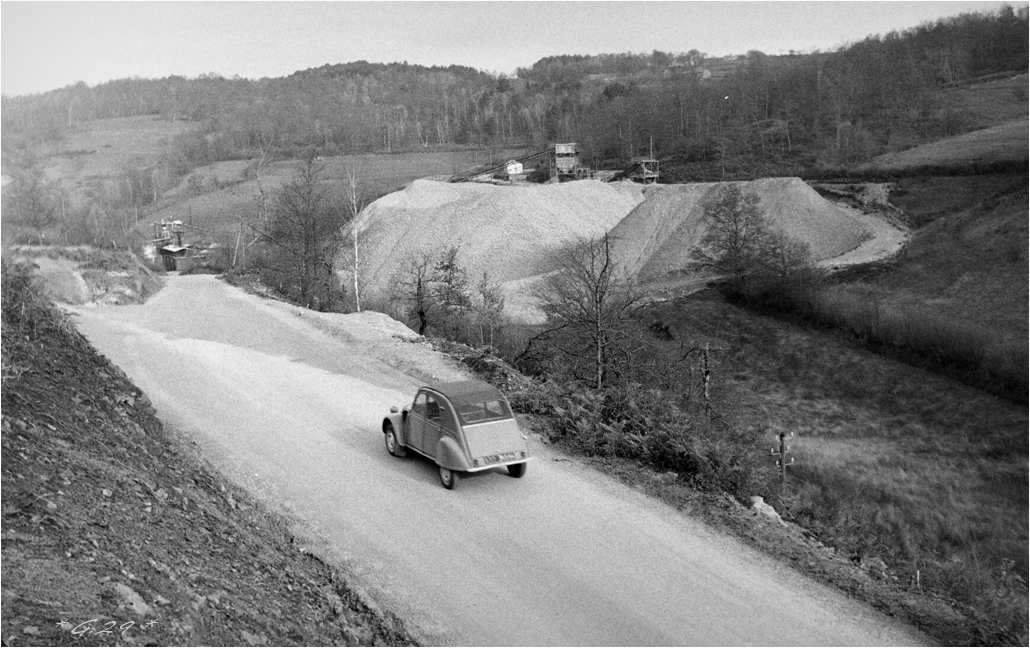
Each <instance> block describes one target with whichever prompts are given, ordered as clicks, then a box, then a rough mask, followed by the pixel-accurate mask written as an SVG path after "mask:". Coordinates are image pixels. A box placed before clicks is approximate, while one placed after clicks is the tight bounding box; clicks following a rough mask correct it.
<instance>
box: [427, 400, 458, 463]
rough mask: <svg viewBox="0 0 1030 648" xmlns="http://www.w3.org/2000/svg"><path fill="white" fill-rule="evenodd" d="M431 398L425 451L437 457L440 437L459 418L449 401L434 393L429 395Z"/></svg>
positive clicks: (451, 428)
mask: <svg viewBox="0 0 1030 648" xmlns="http://www.w3.org/2000/svg"><path fill="white" fill-rule="evenodd" d="M429 400H430V402H431V403H432V404H431V405H428V410H429V414H428V416H427V417H426V428H425V434H424V436H423V440H422V443H423V445H424V446H425V448H426V449H425V452H426V453H427V454H430V455H432V456H434V457H435V456H436V444H437V443H438V442H439V441H440V437H441V436H443V435H445V434H447V433H448V430H453V429H454V427H455V425H456V424H457V419H455V418H454V412H452V411H451V406H450V404H449V403H448V402H447V401H445V400H444V399H442V398H439V397H436V398H434V397H433V396H432V395H430V396H429Z"/></svg>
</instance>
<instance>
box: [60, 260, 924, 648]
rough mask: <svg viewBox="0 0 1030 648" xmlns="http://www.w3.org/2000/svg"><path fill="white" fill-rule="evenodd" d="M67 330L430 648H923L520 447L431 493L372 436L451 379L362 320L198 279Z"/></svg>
mask: <svg viewBox="0 0 1030 648" xmlns="http://www.w3.org/2000/svg"><path fill="white" fill-rule="evenodd" d="M72 311H73V313H75V318H74V319H75V321H76V322H77V325H78V326H79V328H80V330H82V331H83V333H85V334H86V336H87V337H88V338H89V339H90V340H91V341H92V342H93V344H94V345H95V346H97V347H98V348H99V349H100V351H101V352H102V353H104V354H105V355H107V356H108V357H109V358H110V359H112V360H113V361H114V362H115V363H116V364H117V365H118V366H120V367H121V368H122V369H124V370H125V371H126V373H128V375H129V376H130V378H131V379H132V380H133V381H134V382H135V383H136V384H137V385H138V386H139V387H140V388H142V389H143V390H144V391H145V392H146V393H147V394H148V395H149V396H150V398H151V400H152V401H153V403H154V405H155V407H156V408H157V410H158V414H159V416H160V417H161V419H162V420H163V421H164V422H165V423H166V424H167V425H169V426H171V427H172V428H174V429H176V430H178V431H179V432H181V433H183V434H185V435H187V436H188V437H190V438H192V439H194V440H195V441H196V442H197V443H198V444H199V446H200V448H201V450H202V451H203V452H204V453H205V455H206V456H207V457H208V459H209V460H210V461H211V462H212V463H214V464H215V466H216V467H218V468H219V469H221V470H222V471H223V472H225V473H226V474H227V475H228V476H230V477H231V478H233V479H234V480H236V481H237V482H238V483H240V484H241V485H242V486H244V487H246V488H248V489H249V490H250V491H252V492H253V493H254V494H255V495H257V496H258V497H259V498H261V499H262V500H264V501H267V502H268V503H269V504H270V505H271V506H273V507H274V508H276V509H278V510H282V511H284V512H286V513H288V514H291V515H292V516H293V517H294V519H295V520H296V528H297V532H298V534H299V535H300V536H301V537H303V538H305V539H307V540H309V541H310V545H309V547H310V550H313V551H316V552H318V553H320V554H323V555H325V556H326V557H328V558H329V559H330V560H334V561H337V562H339V563H341V564H343V565H344V566H345V567H346V568H347V569H349V570H350V571H351V573H353V575H354V578H355V580H356V584H357V585H358V586H360V587H362V588H363V589H364V590H365V591H366V592H367V593H368V594H369V595H370V596H371V597H372V598H373V599H375V600H376V601H378V602H379V604H381V605H382V606H384V607H387V608H389V609H391V610H393V611H394V612H396V613H397V614H398V615H399V616H401V618H403V619H405V621H406V623H407V624H408V625H409V628H410V629H411V630H412V632H413V634H414V635H415V636H417V637H419V638H420V640H421V641H423V642H426V643H432V644H458V645H752V644H761V645H793V646H797V645H917V644H918V645H925V644H927V643H928V642H929V640H928V639H927V638H926V637H925V636H923V635H921V634H919V633H918V632H916V631H915V630H912V629H910V628H908V627H906V626H903V625H901V624H899V623H898V622H896V621H893V620H891V619H888V618H886V617H884V616H882V615H880V614H879V613H877V612H875V611H873V610H872V609H870V608H868V607H866V606H864V605H862V604H860V603H858V602H855V601H853V600H850V599H848V598H847V597H846V596H845V595H843V594H841V593H838V592H836V591H834V590H831V589H829V588H826V587H824V586H822V585H819V584H817V583H815V582H813V581H811V580H809V579H807V578H805V577H803V576H801V575H799V574H797V573H795V572H793V571H792V570H790V569H788V568H786V567H784V566H782V565H780V564H778V563H776V562H774V561H772V560H771V559H769V558H766V557H764V556H762V555H760V554H758V553H756V552H754V551H752V550H751V549H749V548H748V547H746V546H744V545H743V544H741V543H740V542H738V541H736V540H735V539H733V538H730V537H728V536H725V535H722V534H719V533H716V532H714V531H712V530H711V529H709V528H707V527H706V526H704V525H703V524H701V523H699V522H697V521H695V520H692V519H691V518H689V517H686V516H684V515H683V514H681V513H679V512H677V511H675V510H673V509H671V508H669V507H667V506H665V505H662V504H660V503H658V502H656V501H654V500H651V499H649V498H647V497H645V496H643V495H641V494H639V493H637V492H635V491H632V490H630V489H628V488H626V487H624V486H622V485H621V484H619V483H617V482H616V481H614V480H612V479H610V478H607V477H605V476H603V475H600V474H598V473H596V472H595V471H593V470H592V469H590V468H588V467H585V466H582V465H580V464H578V463H576V462H575V461H570V460H567V459H566V458H565V457H562V456H559V455H556V454H554V453H553V452H552V451H551V450H550V449H549V448H547V447H545V446H542V445H541V444H539V443H535V442H534V443H532V445H531V449H532V451H533V452H534V453H535V454H536V460H535V461H533V462H532V463H531V464H530V466H529V471H528V474H527V476H526V477H525V478H523V479H521V480H515V479H511V478H509V477H507V476H506V475H503V474H501V473H491V474H487V475H480V476H477V477H474V478H468V479H464V480H462V482H461V483H460V485H459V486H458V488H457V489H456V490H454V491H447V490H444V489H443V488H442V487H441V486H440V485H439V483H438V481H437V476H436V470H435V468H434V466H433V465H432V464H431V463H430V462H428V461H425V460H421V459H417V458H411V457H409V458H405V459H397V458H394V457H391V456H389V455H388V454H387V453H386V450H385V448H384V447H383V440H382V434H381V433H380V431H379V423H380V421H381V418H382V415H383V414H384V413H385V412H386V411H387V410H388V408H389V406H390V405H394V404H396V405H401V404H403V403H404V402H405V401H406V400H407V399H408V398H410V396H411V394H412V393H413V392H414V389H415V387H416V386H417V384H418V382H419V381H420V380H422V379H425V378H427V377H431V376H436V377H438V378H443V379H448V378H456V377H458V376H460V375H461V374H460V372H459V371H458V369H456V368H455V367H453V366H451V365H450V364H448V361H446V360H445V359H443V358H440V357H439V356H436V355H435V354H433V353H432V352H431V351H430V350H429V349H428V348H427V347H426V346H425V345H423V344H419V343H418V342H417V341H414V342H413V341H404V340H400V339H397V338H395V337H393V336H392V333H393V332H396V330H393V331H392V330H391V328H390V326H389V324H388V322H386V321H385V320H384V319H383V318H381V317H379V316H376V315H374V314H364V315H348V316H342V315H336V316H326V315H319V314H314V313H308V312H305V311H301V310H300V309H296V308H293V307H291V306H287V305H284V304H279V303H275V302H270V301H266V300H262V299H260V298H258V297H255V296H252V295H247V294H244V293H243V292H241V291H239V290H237V289H235V288H232V287H230V286H227V285H225V284H223V283H221V282H220V281H218V280H217V279H215V278H213V277H207V276H189V277H170V278H169V280H168V285H167V286H166V288H165V289H164V290H162V291H161V292H160V293H158V294H157V295H156V296H155V297H153V298H152V299H151V300H150V301H149V302H148V303H146V304H145V305H142V306H121V307H79V308H74V309H72Z"/></svg>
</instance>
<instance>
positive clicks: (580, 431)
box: [511, 382, 753, 497]
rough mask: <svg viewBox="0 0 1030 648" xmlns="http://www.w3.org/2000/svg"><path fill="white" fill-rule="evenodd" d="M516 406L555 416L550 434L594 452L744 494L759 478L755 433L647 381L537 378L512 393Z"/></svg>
mask: <svg viewBox="0 0 1030 648" xmlns="http://www.w3.org/2000/svg"><path fill="white" fill-rule="evenodd" d="M511 403H512V407H513V408H515V410H516V411H518V412H522V413H528V414H536V415H539V416H542V417H544V418H545V419H546V420H547V422H548V426H549V427H548V432H547V437H548V439H549V440H550V441H551V442H555V443H562V444H565V445H567V446H569V447H570V448H571V449H573V450H575V451H577V452H581V453H583V454H586V455H588V456H602V457H620V458H623V459H631V460H634V461H640V462H642V463H644V464H645V465H647V466H649V467H651V468H653V469H655V470H661V471H673V472H676V473H678V474H679V475H680V476H681V477H683V478H685V479H686V480H687V481H689V482H690V483H691V484H692V485H694V486H696V487H698V488H703V489H722V490H725V491H727V492H729V493H730V494H732V495H735V496H738V497H744V496H746V495H748V494H750V493H748V492H746V491H747V490H748V488H749V486H751V485H752V484H753V473H752V470H751V465H750V462H749V460H748V457H750V456H751V455H753V453H752V452H751V449H752V445H753V444H752V442H751V440H750V435H742V434H738V433H735V432H733V431H731V430H729V429H728V428H726V427H725V426H722V425H720V424H718V423H713V422H712V421H711V420H709V419H708V417H706V416H705V415H704V414H703V413H701V412H700V411H698V412H687V411H684V410H682V409H680V408H679V407H678V406H677V405H675V404H674V403H673V402H672V400H671V399H669V398H668V397H667V396H666V395H665V394H664V393H663V392H661V391H658V390H653V389H646V388H645V387H643V386H641V385H639V384H628V385H621V386H619V387H609V388H606V389H602V390H594V389H589V388H586V387H583V386H579V385H574V384H572V385H567V386H559V385H558V384H556V383H553V382H546V383H542V384H540V383H537V384H535V385H534V386H532V387H530V388H529V389H526V390H523V391H521V392H517V393H515V394H512V395H511Z"/></svg>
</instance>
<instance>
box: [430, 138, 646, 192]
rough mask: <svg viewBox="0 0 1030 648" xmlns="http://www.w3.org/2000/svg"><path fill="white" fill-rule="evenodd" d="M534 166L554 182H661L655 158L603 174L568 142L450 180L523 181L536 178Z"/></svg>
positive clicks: (642, 158)
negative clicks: (545, 171) (534, 176)
mask: <svg viewBox="0 0 1030 648" xmlns="http://www.w3.org/2000/svg"><path fill="white" fill-rule="evenodd" d="M531 165H533V168H534V170H539V169H540V167H541V166H543V165H546V167H544V168H545V169H546V170H547V172H548V176H547V177H548V179H549V181H550V182H568V181H570V180H585V179H597V180H601V179H605V180H608V181H609V182H611V181H615V180H625V179H628V180H633V181H634V182H642V183H644V184H651V183H654V182H658V177H659V174H658V160H657V159H656V158H654V157H635V158H633V159H632V164H631V165H630V166H629V167H627V168H625V169H623V170H622V171H618V172H611V171H609V172H603V171H602V172H599V171H597V170H595V169H591V168H590V167H588V166H584V165H582V164H581V163H580V158H579V148H578V147H577V145H576V143H575V142H564V143H557V144H554V145H553V146H552V147H551V148H549V149H546V150H543V151H538V152H536V153H532V154H530V155H526V156H524V157H521V158H517V159H512V160H508V161H507V162H505V163H504V164H498V165H496V166H492V167H489V168H486V169H477V170H475V171H470V172H467V173H461V174H458V175H455V176H453V177H451V179H450V181H451V182H519V181H523V180H526V179H527V177H528V176H530V175H532V172H531V171H529V168H530V166H531ZM538 181H540V180H538Z"/></svg>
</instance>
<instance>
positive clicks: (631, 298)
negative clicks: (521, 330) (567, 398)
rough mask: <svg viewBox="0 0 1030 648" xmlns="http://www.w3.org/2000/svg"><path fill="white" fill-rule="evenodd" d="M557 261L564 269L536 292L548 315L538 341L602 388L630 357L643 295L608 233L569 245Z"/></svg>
mask: <svg viewBox="0 0 1030 648" xmlns="http://www.w3.org/2000/svg"><path fill="white" fill-rule="evenodd" d="M555 260H556V261H557V263H558V264H559V269H558V270H557V271H556V272H554V273H552V274H551V275H549V276H548V277H547V278H546V280H545V282H544V284H543V285H542V286H541V287H540V289H538V290H537V292H536V297H537V298H538V299H539V301H540V304H541V306H542V309H543V311H544V314H545V315H546V317H547V323H546V327H545V330H544V332H543V333H542V334H540V335H538V336H537V338H536V340H538V341H542V342H544V343H545V344H546V345H547V346H548V347H550V348H552V349H553V350H555V351H557V352H558V353H559V354H561V356H563V357H564V358H565V360H566V361H567V363H568V366H569V368H570V369H571V371H572V373H573V375H574V376H576V377H577V378H580V379H585V380H588V381H589V382H590V383H592V384H593V386H594V387H595V388H597V389H601V388H602V387H604V386H606V385H607V384H608V381H609V378H610V377H612V376H613V375H619V374H622V373H624V369H625V366H626V365H627V363H629V362H630V357H631V355H632V346H633V345H632V342H633V340H632V335H631V334H630V329H631V327H630V319H631V314H632V311H633V309H634V307H635V306H636V305H637V304H638V303H639V301H640V297H641V295H640V293H639V292H638V291H637V290H636V288H635V286H634V285H633V283H632V282H631V281H630V280H629V279H628V278H627V277H625V276H623V275H622V274H621V272H620V271H619V268H618V266H617V264H616V263H615V261H614V259H612V255H611V240H610V239H609V237H608V235H607V234H605V235H604V236H603V237H602V238H600V239H595V240H591V241H589V242H587V243H585V244H582V245H567V246H565V247H564V248H563V249H562V250H561V251H560V252H559V253H558V255H557V256H556V259H555Z"/></svg>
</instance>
